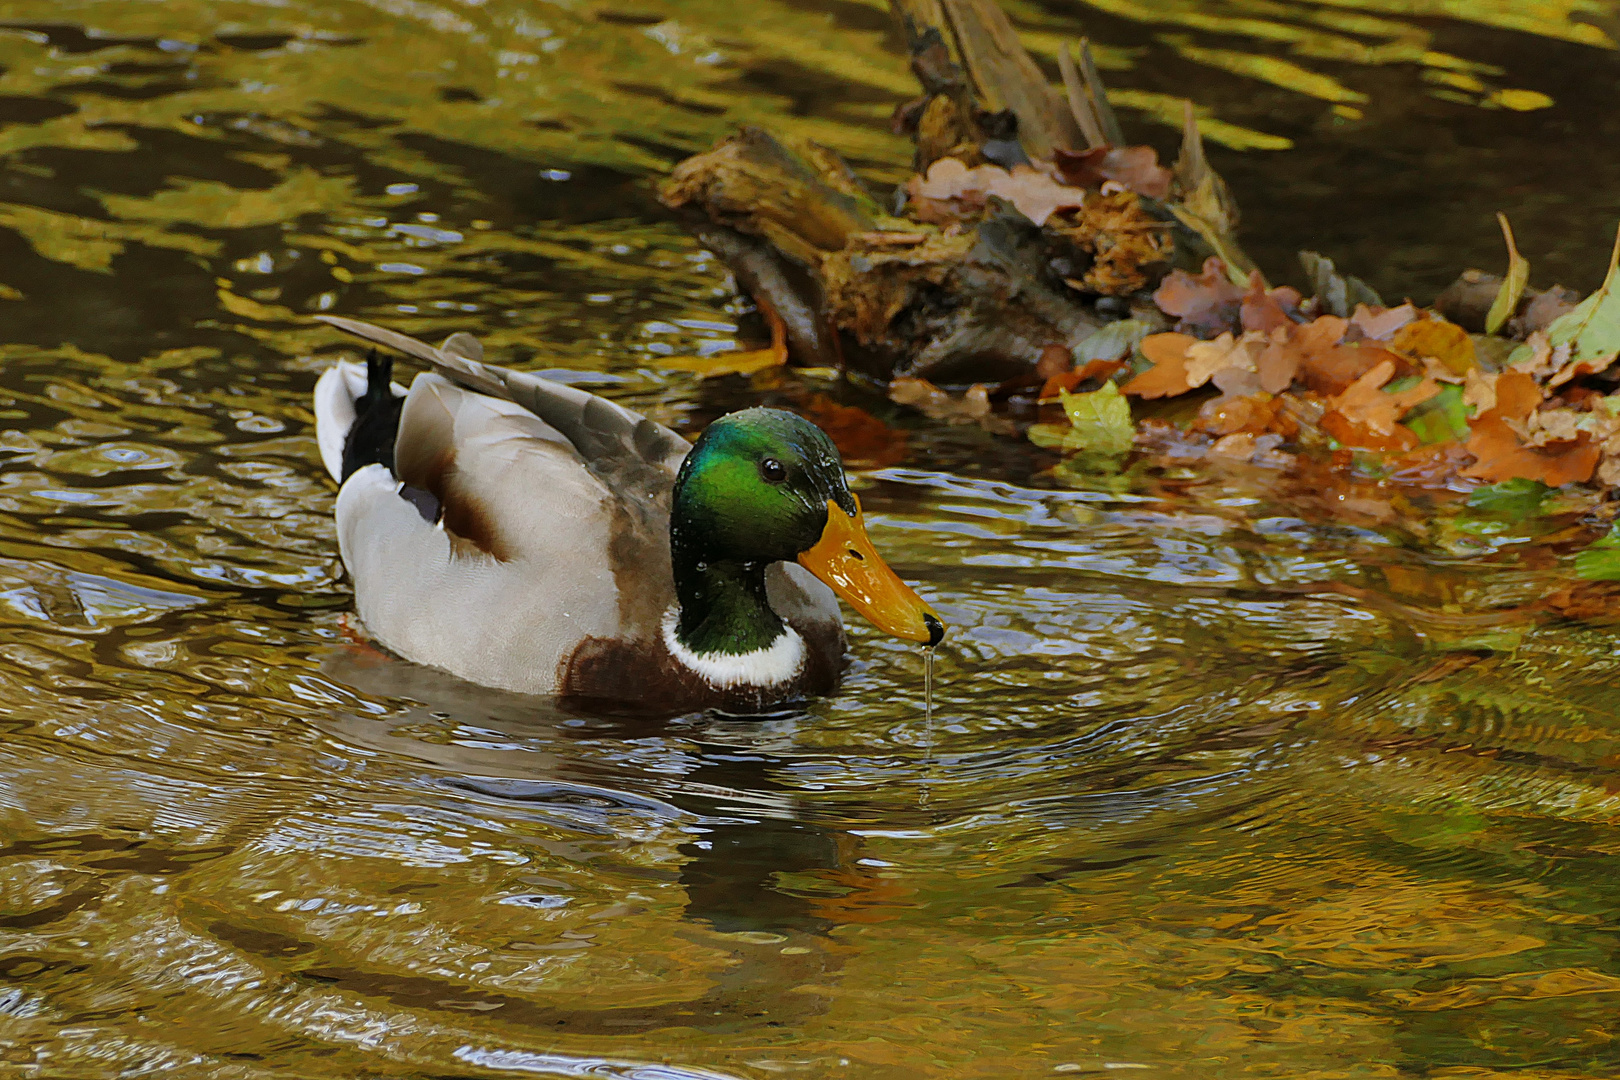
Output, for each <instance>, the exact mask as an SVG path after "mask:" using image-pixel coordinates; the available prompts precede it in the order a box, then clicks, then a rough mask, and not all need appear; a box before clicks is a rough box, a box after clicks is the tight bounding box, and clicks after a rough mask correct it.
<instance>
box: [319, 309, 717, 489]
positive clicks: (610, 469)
mask: <svg viewBox="0 0 1620 1080" xmlns="http://www.w3.org/2000/svg"><path fill="white" fill-rule="evenodd" d="M315 317H316V318H317V319H319V320H320V321H321V322H324V323H327V324H328V325H331V326H335V327H337V328H338V329H339V330H342V331H344V332H346V333H349V334H353V335H354V336H356V337H359V338H363V339H365V340H366V341H370V342H373V343H374V344H377V345H383V346H386V347H388V348H390V349H394V350H397V351H398V352H402V353H404V354H405V355H407V356H411V357H414V358H416V359H418V360H421V361H423V362H425V363H427V364H430V365H431V366H432V367H433V369H434V370H435V371H437V372H439V374H441V375H443V376H444V377H445V378H447V379H450V380H451V381H453V382H456V383H459V384H460V385H462V386H465V387H467V388H468V389H470V390H476V391H478V392H479V393H483V394H489V395H491V396H493V397H499V398H505V399H506V400H507V401H511V402H514V403H516V404H518V405H521V406H523V407H524V408H525V409H528V410H529V411H530V412H532V413H534V414H535V415H536V416H538V417H539V418H540V419H542V420H544V421H545V422H546V423H548V424H550V425H551V426H552V427H553V428H555V429H556V430H557V432H558V433H559V434H561V435H562V436H563V437H564V438H565V439H567V440H568V441H569V442H571V443H573V445H574V447H575V449H576V450H578V451H579V455H580V457H581V458H582V459H583V460H584V462H585V465H586V467H587V468H589V469H590V470H591V471H592V472H593V473H595V474H596V475H597V476H598V477H599V478H600V479H601V480H602V481H603V482H604V483H606V484H608V485H609V486H610V487H612V488H614V489H617V490H620V491H624V490H626V489H630V490H646V489H648V488H650V489H651V490H654V491H657V490H660V489H661V488H662V487H663V486H664V485H667V483H668V478H669V476H670V474H671V473H673V472H674V470H675V469H677V468H678V467H679V465H680V462H681V459H682V458H684V457H685V456H686V453H687V451H688V450H689V449H691V447H690V444H688V443H687V441H686V440H685V439H683V438H681V437H680V436H679V435H677V434H676V433H675V432H673V431H671V430H669V428H667V427H664V426H663V425H662V424H659V423H656V422H654V421H652V420H649V419H647V418H646V417H645V416H642V415H641V414H640V413H638V412H634V411H632V410H630V409H627V408H625V407H624V406H623V405H619V404H617V403H615V402H612V401H609V400H607V399H606V398H602V397H598V396H597V395H595V394H592V393H589V392H588V391H585V390H581V389H579V388H578V387H574V386H567V385H564V384H562V383H556V382H552V381H551V380H549V379H543V378H541V377H539V376H537V375H529V374H526V373H524V372H521V371H513V370H512V369H510V368H503V367H497V366H495V365H494V364H486V363H484V362H483V357H484V348H483V346H482V345H481V344H479V342H478V339H477V338H475V337H473V336H472V335H471V334H467V333H455V334H451V335H450V336H449V337H448V338H446V339H445V341H444V344H443V345H442V346H440V347H439V348H434V347H433V346H432V345H429V344H428V343H427V342H425V341H420V340H418V339H416V338H413V337H409V336H407V335H405V334H401V333H398V332H397V331H394V330H387V329H384V328H383V327H381V326H374V325H372V324H371V323H368V322H361V321H360V320H359V319H349V318H344V317H343V316H341V315H317V316H315ZM649 473H656V474H657V476H653V475H649ZM659 480H662V483H659V482H658V481H659Z"/></svg>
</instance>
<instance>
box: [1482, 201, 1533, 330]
mask: <svg viewBox="0 0 1620 1080" xmlns="http://www.w3.org/2000/svg"><path fill="white" fill-rule="evenodd" d="M1496 220H1497V221H1498V222H1499V223H1500V224H1501V226H1502V239H1504V240H1506V241H1507V249H1508V272H1507V277H1505V278H1503V279H1502V287H1501V288H1500V289H1498V290H1497V292H1496V299H1495V300H1494V301H1493V302H1492V303H1491V310H1490V313H1489V314H1487V315H1486V316H1485V332H1486V333H1487V334H1494V333H1496V332H1497V331H1498V330H1500V329H1502V324H1503V323H1505V322H1507V321H1508V320H1509V319H1511V318H1512V317H1513V313H1514V312H1515V311H1516V310H1518V307H1519V298H1520V297H1522V296H1523V295H1524V287H1525V286H1526V285H1528V284H1530V260H1529V259H1527V258H1525V257H1524V256H1523V255H1520V254H1519V249H1518V247H1516V246H1515V245H1514V243H1513V229H1512V227H1511V226H1509V225H1508V219H1507V215H1506V214H1503V213H1500V212H1498V213H1497V215H1496Z"/></svg>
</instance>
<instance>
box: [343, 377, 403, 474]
mask: <svg viewBox="0 0 1620 1080" xmlns="http://www.w3.org/2000/svg"><path fill="white" fill-rule="evenodd" d="M393 376H394V358H393V357H391V356H382V355H379V354H378V352H377V350H376V349H372V350H371V351H370V352H369V353H367V354H366V392H365V393H364V394H362V395H361V396H360V397H359V398H357V399H356V400H355V403H354V412H355V416H354V426H352V427H351V428H349V433H348V434H347V435H346V436H344V438H343V479H345V480H347V479H348V478H349V475H350V474H351V473H353V472H355V470H357V469H363V468H365V467H366V466H367V465H371V464H376V463H380V464H381V465H382V466H383V467H384V468H386V469H387V470H388V471H389V472H390V473H391V472H393V471H394V439H395V437H396V436H398V434H399V412H400V409H401V408H402V407H403V406H404V404H405V399H404V398H399V397H395V396H394V391H393V387H392V385H391V381H392V379H393Z"/></svg>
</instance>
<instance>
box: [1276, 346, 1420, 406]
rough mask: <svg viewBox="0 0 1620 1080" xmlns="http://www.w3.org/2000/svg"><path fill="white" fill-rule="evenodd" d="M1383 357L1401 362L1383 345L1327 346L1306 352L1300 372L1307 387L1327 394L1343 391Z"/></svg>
mask: <svg viewBox="0 0 1620 1080" xmlns="http://www.w3.org/2000/svg"><path fill="white" fill-rule="evenodd" d="M1386 360H1392V361H1395V362H1396V363H1397V364H1404V363H1405V361H1404V360H1402V359H1401V358H1400V357H1398V356H1396V355H1395V354H1394V353H1392V352H1389V351H1388V350H1387V349H1380V348H1377V347H1375V346H1371V345H1335V346H1334V347H1332V348H1330V349H1322V350H1320V351H1318V352H1312V353H1308V354H1307V355H1306V357H1305V359H1304V361H1303V362H1302V363H1301V365H1300V376H1301V378H1302V379H1303V381H1304V383H1305V385H1306V387H1307V388H1309V389H1311V390H1314V391H1316V392H1317V393H1318V394H1322V395H1323V396H1325V397H1331V396H1332V395H1334V394H1342V393H1344V392H1345V391H1346V390H1348V389H1349V388H1350V384H1351V383H1353V382H1355V381H1356V380H1357V379H1359V378H1361V377H1362V376H1363V375H1365V374H1367V372H1369V371H1371V370H1373V369H1374V368H1375V367H1377V366H1378V365H1379V364H1380V363H1382V362H1384V361H1386Z"/></svg>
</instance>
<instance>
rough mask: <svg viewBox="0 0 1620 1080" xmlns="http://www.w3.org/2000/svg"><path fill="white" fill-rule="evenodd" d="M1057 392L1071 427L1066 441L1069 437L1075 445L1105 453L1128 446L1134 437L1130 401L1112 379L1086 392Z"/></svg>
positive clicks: (1079, 447) (1067, 441)
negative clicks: (1098, 387) (1088, 392)
mask: <svg viewBox="0 0 1620 1080" xmlns="http://www.w3.org/2000/svg"><path fill="white" fill-rule="evenodd" d="M1061 396H1062V400H1063V412H1064V413H1065V414H1066V415H1067V416H1068V418H1069V427H1070V429H1071V430H1070V435H1069V439H1067V440H1065V443H1066V444H1067V443H1069V442H1071V441H1072V442H1073V443H1074V444H1075V446H1076V447H1077V448H1078V449H1082V450H1096V451H1099V452H1101V453H1109V454H1112V453H1120V452H1123V451H1125V450H1129V449H1130V447H1131V442H1132V441H1133V440H1134V439H1135V438H1136V424H1135V423H1134V422H1133V421H1132V420H1131V403H1130V402H1128V401H1126V400H1125V398H1124V396H1123V395H1121V394H1120V392H1119V388H1118V387H1116V386H1115V385H1114V384H1113V383H1111V382H1105V383H1103V385H1102V389H1100V390H1097V391H1095V392H1093V393H1090V394H1070V393H1064V394H1062V395H1061Z"/></svg>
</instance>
